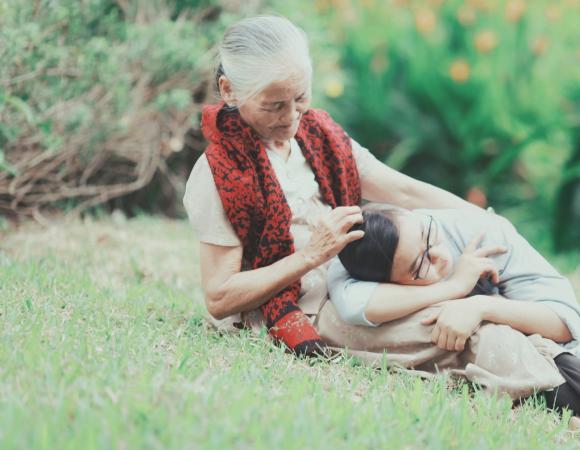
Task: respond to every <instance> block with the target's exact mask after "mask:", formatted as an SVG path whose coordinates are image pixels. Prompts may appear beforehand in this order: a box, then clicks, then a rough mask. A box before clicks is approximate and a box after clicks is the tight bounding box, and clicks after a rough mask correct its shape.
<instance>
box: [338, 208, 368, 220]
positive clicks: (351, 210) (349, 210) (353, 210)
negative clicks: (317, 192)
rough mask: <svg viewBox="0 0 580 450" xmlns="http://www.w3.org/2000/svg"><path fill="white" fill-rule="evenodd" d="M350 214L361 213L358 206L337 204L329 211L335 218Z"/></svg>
mask: <svg viewBox="0 0 580 450" xmlns="http://www.w3.org/2000/svg"><path fill="white" fill-rule="evenodd" d="M351 214H362V211H361V209H360V206H338V207H336V208H334V209H333V210H332V211H331V212H330V215H331V216H332V217H333V218H334V219H335V220H336V219H340V218H342V217H346V216H348V215H351Z"/></svg>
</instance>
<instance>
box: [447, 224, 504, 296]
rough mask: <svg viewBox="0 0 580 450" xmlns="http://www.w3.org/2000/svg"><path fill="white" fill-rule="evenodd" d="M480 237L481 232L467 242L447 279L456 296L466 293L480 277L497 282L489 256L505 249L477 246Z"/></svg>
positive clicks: (495, 270)
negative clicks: (487, 277)
mask: <svg viewBox="0 0 580 450" xmlns="http://www.w3.org/2000/svg"><path fill="white" fill-rule="evenodd" d="M482 239H483V233H481V234H479V235H477V236H476V237H474V238H473V239H472V240H471V241H470V242H469V244H467V246H466V247H465V250H464V251H463V254H462V255H461V257H460V258H459V261H458V262H457V264H456V266H455V270H454V272H453V274H452V275H451V277H450V278H449V279H448V280H447V281H448V283H450V284H451V285H452V286H453V287H454V290H455V294H456V296H457V297H464V296H466V295H468V294H469V293H470V292H471V291H472V290H473V288H474V287H475V285H476V284H477V282H478V281H479V279H480V278H482V277H486V276H489V277H490V278H491V281H492V282H493V283H494V284H498V283H499V274H498V271H497V267H496V265H495V264H494V262H493V261H492V260H491V259H490V258H489V257H490V256H493V255H499V254H502V253H505V252H507V249H506V248H505V247H502V246H501V245H488V246H485V247H481V248H478V246H479V244H480V243H481V240H482Z"/></svg>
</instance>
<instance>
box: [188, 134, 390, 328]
mask: <svg viewBox="0 0 580 450" xmlns="http://www.w3.org/2000/svg"><path fill="white" fill-rule="evenodd" d="M351 144H352V151H353V155H354V158H355V162H356V165H357V169H358V172H359V176H360V178H361V180H364V178H365V177H367V176H368V174H369V173H370V172H371V171H372V169H373V167H376V166H377V165H380V164H381V163H380V162H379V161H378V160H377V159H376V158H375V157H374V156H373V155H372V154H371V153H370V152H369V151H368V150H367V149H366V148H364V147H362V146H361V145H360V144H358V143H357V142H356V141H354V140H351ZM266 152H267V154H268V157H269V158H270V163H271V164H272V167H273V169H274V172H275V173H276V176H277V177H278V181H279V182H280V185H281V187H282V190H283V192H284V195H285V196H286V200H287V201H288V205H289V206H290V210H291V211H292V223H291V225H290V232H291V233H292V236H293V238H294V245H295V247H296V249H297V250H298V249H301V248H303V247H304V246H305V245H306V244H307V243H308V241H309V239H310V235H311V228H312V227H313V226H314V225H315V224H316V222H317V220H318V218H319V217H320V216H321V215H324V214H327V213H328V212H329V211H330V210H331V207H330V206H329V205H327V204H326V203H324V201H323V200H322V197H321V195H320V192H319V187H318V183H317V182H316V180H315V178H314V173H313V172H312V169H311V168H310V166H309V165H308V162H307V161H306V159H305V158H304V156H303V155H302V151H301V150H300V147H299V146H298V143H297V142H296V140H295V139H292V140H291V141H290V154H289V156H288V159H287V160H284V158H282V157H281V156H280V155H279V154H278V153H276V152H274V151H270V150H268V149H266ZM183 204H184V205H185V209H186V211H187V214H188V216H189V221H190V223H191V225H192V226H193V229H194V231H195V233H196V235H197V238H198V239H199V240H200V242H205V243H208V244H215V245H223V246H239V245H241V242H240V240H239V238H238V236H237V235H236V233H235V231H234V229H233V227H232V225H231V223H230V222H229V220H228V218H227V216H226V214H225V211H224V209H223V206H222V203H221V199H220V196H219V193H218V191H217V188H216V186H215V183H214V179H213V175H212V173H211V169H210V167H209V163H208V161H207V158H206V156H205V154H204V155H202V156H201V157H200V158H199V159H198V160H197V162H196V164H195V166H194V167H193V170H192V171H191V174H190V176H189V179H188V181H187V185H186V189H185V196H184V198H183ZM326 269H327V264H325V265H323V266H320V267H317V268H316V269H313V270H311V271H310V272H308V273H307V274H306V275H304V276H303V277H302V279H301V283H302V290H301V298H300V306H301V308H302V310H303V311H304V312H305V313H307V314H315V313H316V312H317V311H318V308H319V306H320V302H321V301H322V299H323V298H325V297H326V295H327V291H326ZM240 320H241V319H240V317H239V315H236V316H235V317H231V318H228V319H225V321H220V322H219V323H216V325H220V324H223V325H226V326H227V325H231V323H232V321H233V322H235V321H240Z"/></svg>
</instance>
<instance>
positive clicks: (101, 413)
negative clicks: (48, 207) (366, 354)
mask: <svg viewBox="0 0 580 450" xmlns="http://www.w3.org/2000/svg"><path fill="white" fill-rule="evenodd" d="M0 298H1V301H0V336H1V342H0V449H2V450H9V449H51V450H53V449H71V450H89V449H142V448H143V449H205V448H215V449H228V448H236V449H285V448H288V449H308V448H324V449H326V448H331V449H343V448H344V449H352V448H356V449H358V448H377V449H379V448H405V449H414V448H417V449H423V448H433V449H449V448H469V449H475V448H481V449H490V448H505V449H565V448H577V447H578V444H577V442H576V441H575V440H574V436H572V435H571V434H570V433H569V432H568V431H566V428H567V427H566V424H565V422H561V421H560V420H559V419H558V418H557V417H556V416H555V415H554V414H550V413H546V412H544V411H543V410H542V408H541V406H539V405H533V404H526V405H524V406H523V407H521V408H519V409H518V410H512V409H511V404H510V402H509V401H507V400H506V399H501V398H490V397H487V396H485V395H484V394H482V393H479V392H475V393H472V392H471V391H470V390H469V389H467V386H465V385H460V386H459V387H455V388H453V389H451V388H449V387H447V386H448V384H447V382H446V379H445V378H444V377H440V378H438V379H435V380H433V381H429V382H425V381H421V380H420V379H418V378H416V377H414V376H411V375H407V374H400V373H396V374H395V373H390V372H388V371H386V370H373V369H370V368H368V367H365V366H363V365H361V364H359V363H358V362H357V361H356V360H354V359H349V358H346V357H344V358H343V359H342V360H340V361H338V362H327V361H305V360H297V359H294V358H293V357H291V356H290V355H287V354H285V353H284V352H283V351H282V350H281V349H279V348H277V347H276V346H274V345H272V344H271V343H269V342H267V341H265V340H264V339H263V338H261V337H259V336H250V335H247V334H242V335H219V334H217V333H216V332H214V331H213V330H211V329H209V328H208V327H207V326H206V325H205V322H204V320H203V308H202V298H201V290H200V286H199V274H198V266H197V245H196V242H195V237H194V235H193V233H192V232H191V231H190V229H189V227H188V225H187V224H186V223H185V222H169V221H163V220H159V219H151V218H139V219H135V220H130V221H128V222H124V221H122V220H118V221H117V222H113V221H111V220H100V221H97V222H92V221H88V222H85V223H80V222H75V223H69V224H65V223H59V224H58V225H57V226H55V227H53V228H49V229H40V228H37V227H34V226H27V227H24V228H22V229H20V230H19V231H12V232H9V233H5V234H4V236H2V237H1V241H0Z"/></svg>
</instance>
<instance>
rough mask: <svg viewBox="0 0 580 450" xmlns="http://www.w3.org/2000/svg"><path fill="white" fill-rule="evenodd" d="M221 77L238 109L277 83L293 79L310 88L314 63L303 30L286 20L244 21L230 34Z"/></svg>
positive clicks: (262, 18)
mask: <svg viewBox="0 0 580 450" xmlns="http://www.w3.org/2000/svg"><path fill="white" fill-rule="evenodd" d="M219 58H220V67H219V69H218V73H217V77H218V78H219V76H220V75H222V74H223V75H225V76H226V77H227V78H228V80H229V81H230V83H231V86H232V90H233V93H234V94H235V96H236V100H237V102H238V106H239V105H240V104H242V103H244V102H245V101H246V100H248V99H249V98H250V97H252V96H254V95H255V94H257V93H259V92H260V91H262V90H263V89H264V88H266V87H267V86H268V85H270V84H271V83H273V82H276V81H285V80H288V79H290V78H291V77H299V79H300V80H306V81H307V82H308V85H309V86H310V80H311V78H312V62H311V60H310V52H309V49H308V39H307V37H306V34H305V33H304V31H303V30H301V29H300V28H298V27H297V26H296V25H294V24H293V23H292V22H290V21H289V20H288V19H286V18H284V17H276V16H258V17H252V18H249V19H244V20H241V21H240V22H237V23H235V24H234V25H232V26H231V27H230V28H228V30H227V31H226V33H225V35H224V38H223V41H222V43H221V45H220V48H219Z"/></svg>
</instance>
